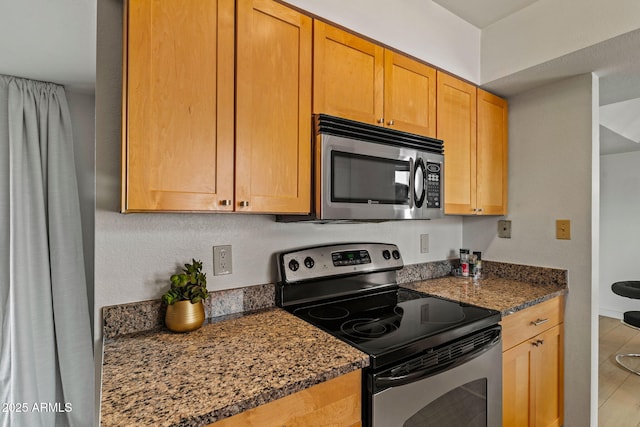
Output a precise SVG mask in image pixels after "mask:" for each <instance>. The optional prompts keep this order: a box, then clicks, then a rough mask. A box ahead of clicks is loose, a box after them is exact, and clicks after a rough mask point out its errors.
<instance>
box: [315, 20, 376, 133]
mask: <svg viewBox="0 0 640 427" xmlns="http://www.w3.org/2000/svg"><path fill="white" fill-rule="evenodd" d="M313 25H314V28H313V46H314V53H313V68H314V70H313V72H314V76H313V112H314V113H324V114H330V115H332V116H338V117H343V118H346V119H351V120H356V121H359V122H364V123H382V121H383V116H382V114H383V110H382V103H383V95H382V94H383V92H382V90H383V78H382V74H383V72H384V65H383V61H384V49H383V48H382V47H381V46H378V45H376V44H375V43H372V42H369V41H367V40H364V39H362V38H360V37H358V36H356V35H354V34H351V33H348V32H346V31H343V30H341V29H339V28H336V27H333V26H331V25H329V24H326V23H324V22H321V21H318V20H316V21H314V24H313Z"/></svg>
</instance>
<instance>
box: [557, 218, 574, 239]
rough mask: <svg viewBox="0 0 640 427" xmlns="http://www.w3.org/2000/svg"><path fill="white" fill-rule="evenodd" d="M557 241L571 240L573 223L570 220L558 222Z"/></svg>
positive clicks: (559, 220)
mask: <svg viewBox="0 0 640 427" xmlns="http://www.w3.org/2000/svg"><path fill="white" fill-rule="evenodd" d="M556 239H560V240H571V221H570V220H568V219H557V220H556Z"/></svg>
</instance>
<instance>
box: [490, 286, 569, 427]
mask: <svg viewBox="0 0 640 427" xmlns="http://www.w3.org/2000/svg"><path fill="white" fill-rule="evenodd" d="M503 336H504V339H503V349H504V352H503V360H502V362H503V379H502V381H503V386H502V395H503V412H502V414H503V415H502V417H503V421H502V425H503V426H505V427H511V426H514V427H515V426H518V427H521V426H536V427H560V426H561V425H562V423H563V412H564V405H563V404H564V398H563V394H564V393H563V391H564V369H563V359H564V350H563V344H564V336H563V323H562V298H561V297H558V298H555V299H552V300H549V301H546V302H544V303H541V304H539V305H536V306H533V307H531V308H528V309H525V310H522V311H520V312H518V313H516V314H513V315H511V316H507V317H505V318H504V319H503ZM523 336H524V339H522V337H523ZM520 339H522V341H520ZM515 341H518V343H517V344H516V343H515Z"/></svg>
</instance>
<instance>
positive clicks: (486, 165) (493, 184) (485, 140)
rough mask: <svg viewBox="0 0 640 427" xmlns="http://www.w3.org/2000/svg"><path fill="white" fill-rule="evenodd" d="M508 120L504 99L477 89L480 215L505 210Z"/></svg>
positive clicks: (495, 213)
mask: <svg viewBox="0 0 640 427" xmlns="http://www.w3.org/2000/svg"><path fill="white" fill-rule="evenodd" d="M507 119H508V108H507V101H506V100H505V99H502V98H499V97H497V96H495V95H492V94H490V93H489V92H486V91H484V90H482V89H478V145H477V156H478V157H477V175H478V181H477V194H478V196H477V204H478V205H477V207H478V211H479V213H480V214H482V215H504V214H506V213H507V194H508V191H507V190H508V188H507V165H508V143H507V141H508V123H507ZM445 202H446V199H445Z"/></svg>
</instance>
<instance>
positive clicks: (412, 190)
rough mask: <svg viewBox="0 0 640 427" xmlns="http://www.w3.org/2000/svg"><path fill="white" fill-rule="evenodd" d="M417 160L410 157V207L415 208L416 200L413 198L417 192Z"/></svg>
mask: <svg viewBox="0 0 640 427" xmlns="http://www.w3.org/2000/svg"><path fill="white" fill-rule="evenodd" d="M415 167H416V165H415V162H414V161H413V158H412V157H410V158H409V209H413V206H414V203H415V200H413V198H414V195H415V194H416V188H415V186H416V183H415V180H414V176H415V172H416V171H415Z"/></svg>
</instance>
